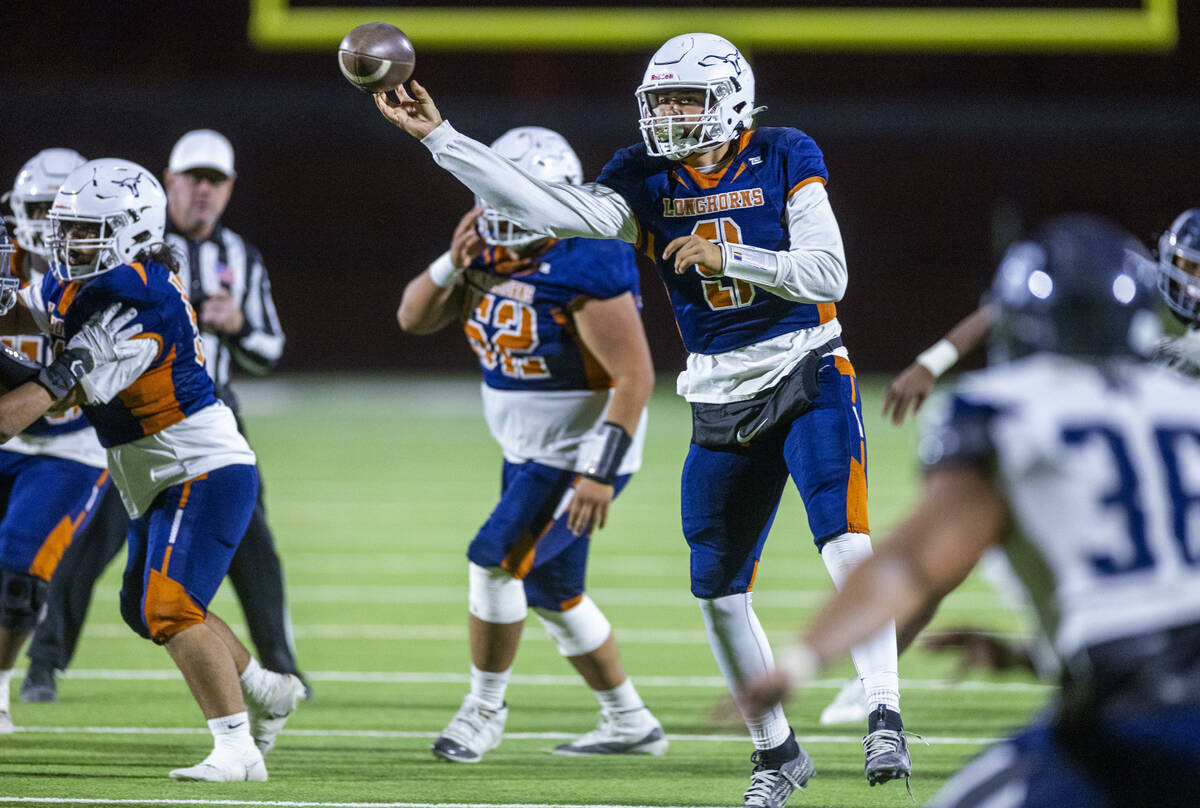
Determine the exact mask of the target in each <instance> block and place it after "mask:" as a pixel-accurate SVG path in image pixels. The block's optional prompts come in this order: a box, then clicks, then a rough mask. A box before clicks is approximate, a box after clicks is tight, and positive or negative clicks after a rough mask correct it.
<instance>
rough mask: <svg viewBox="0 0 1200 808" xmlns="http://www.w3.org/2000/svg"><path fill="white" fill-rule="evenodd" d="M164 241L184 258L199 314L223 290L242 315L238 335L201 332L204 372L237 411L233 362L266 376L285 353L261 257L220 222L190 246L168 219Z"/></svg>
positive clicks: (184, 270)
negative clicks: (232, 376)
mask: <svg viewBox="0 0 1200 808" xmlns="http://www.w3.org/2000/svg"><path fill="white" fill-rule="evenodd" d="M166 240H167V244H168V245H169V246H170V247H171V249H172V250H174V251H175V254H176V256H178V257H179V259H180V260H179V275H180V278H181V280H183V282H184V285H185V286H186V288H187V290H188V298H189V299H190V300H191V303H192V308H194V309H195V310H196V313H197V314H199V313H200V309H201V308H202V307H203V305H204V300H205V299H206V298H207V297H209V296H210V295H212V294H213V293H215V292H217V291H218V290H220V289H224V290H225V291H227V292H229V294H230V295H231V296H232V297H233V299H234V302H236V303H237V304H238V306H239V307H240V308H241V310H242V315H243V316H244V318H245V320H244V322H243V324H242V330H241V331H240V332H239V333H237V334H214V333H212V332H210V331H201V332H200V333H201V338H202V339H203V341H204V356H205V369H206V370H207V371H208V374H209V375H210V376H212V378H213V382H214V384H215V385H216V388H217V395H218V396H220V397H221V399H222V400H224V401H225V403H226V404H228V405H229V406H230V407H232V408H233V409H234V410H235V411H236V410H237V400H236V398H235V396H234V395H233V391H232V390H231V389H230V387H229V382H230V369H231V368H230V363H231V360H236V361H237V363H238V364H239V365H241V367H242V368H244V369H245V370H247V371H249V372H251V373H253V374H255V375H262V374H264V373H266V372H268V371H269V370H271V368H273V367H274V366H275V363H276V362H278V361H279V357H280V356H281V355H282V354H283V342H284V336H283V329H282V328H281V327H280V325H279V317H278V315H277V314H276V313H275V301H274V300H272V299H271V281H270V280H269V279H268V278H267V270H266V267H264V266H263V262H262V256H261V255H259V253H258V250H257V249H255V248H254V246H253V245H251V244H247V243H246V241H245V239H243V238H242V237H241V236H239V235H238V234H237V233H235V232H233V231H232V230H229V229H228V228H226V227H223V226H222V225H221V224H220V223H218V224H217V226H216V227H215V228H213V232H212V233H211V234H210V235H209V237H208V238H206V239H204V240H202V241H190V240H188V239H187V238H185V237H184V236H183V235H181V234H180V233H179V231H178V230H177V229H176V228H175V226H174V225H173V224H172V222H171V221H170V217H168V219H167V231H166Z"/></svg>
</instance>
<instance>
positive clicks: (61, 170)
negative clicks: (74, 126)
mask: <svg viewBox="0 0 1200 808" xmlns="http://www.w3.org/2000/svg"><path fill="white" fill-rule="evenodd" d="M84 162H86V161H85V160H84V159H83V156H82V155H81V154H80V153H79V152H77V151H75V150H74V149H44V150H42V151H40V152H38V153H37V154H35V155H34V156H33V157H31V158H30V159H29V161H28V162H26V163H25V165H23V166H21V170H20V171H19V172H17V179H16V180H15V181H14V182H13V187H12V194H11V195H10V196H9V203H10V204H11V205H12V213H13V225H14V226H13V237H14V238H15V239H16V240H17V243H18V244H20V245H21V247H22V248H23V249H26V250H29V251H30V252H32V253H36V254H37V255H40V256H41V257H42V258H49V257H50V255H49V248H48V247H47V246H46V241H47V238H48V237H49V235H50V222H49V221H47V219H46V218H45V216H44V214H45V213H46V211H48V210H49V209H50V205H51V204H52V203H53V202H54V195H55V194H56V193H58V186H60V185H62V182H63V180H65V179H66V178H67V175H68V174H70V173H71V172H72V171H74V170H75V169H76V168H79V166H81V165H83V164H84ZM39 214H42V215H39Z"/></svg>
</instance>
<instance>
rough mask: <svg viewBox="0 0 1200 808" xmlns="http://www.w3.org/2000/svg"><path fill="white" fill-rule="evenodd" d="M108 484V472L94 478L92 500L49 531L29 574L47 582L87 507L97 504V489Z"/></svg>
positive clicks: (73, 535) (71, 539) (85, 513)
mask: <svg viewBox="0 0 1200 808" xmlns="http://www.w3.org/2000/svg"><path fill="white" fill-rule="evenodd" d="M106 482H108V471H107V470H105V471H102V472H100V476H99V477H97V478H96V482H95V483H94V484H93V485H92V491H93V494H92V498H91V499H89V500H88V503H87V505H85V506H84V507H83V508H82V509H81V510H80V511H79V513H77V514H75V516H74V517H72V516H71V515H70V514H67V515H66V516H64V517H63V518H62V520H61V521H60V522H59V523H58V524H57V525H55V526H54V529H53V530H51V531H50V535H49V536H47V537H46V541H45V542H43V543H42V546H41V549H39V550H38V552H37V555H36V556H34V559H33V563H32V564H30V565H29V574H30V575H36V576H37V577H38V578H41V579H42V580H43V581H49V580H50V577H51V576H52V575H54V570H56V569H58V562H59V561H61V560H62V557H63V553H65V552H66V551H67V548H68V547H70V546H71V542H72V541H74V539H75V531H76V530H78V529H79V525H80V523H81V522H83V519H84V517H85V516H87V515H88V511H89V510H90V508H89V506H91V507H95V506H96V505H97V504H99V501H100V497H99V493H98V491H99V489H101V488H103V487H104V484H105V483H106Z"/></svg>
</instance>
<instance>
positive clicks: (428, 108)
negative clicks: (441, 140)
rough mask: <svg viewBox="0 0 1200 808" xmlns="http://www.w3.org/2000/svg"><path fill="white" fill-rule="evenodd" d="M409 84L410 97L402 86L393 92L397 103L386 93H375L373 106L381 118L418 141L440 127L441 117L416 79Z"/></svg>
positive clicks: (430, 98)
mask: <svg viewBox="0 0 1200 808" xmlns="http://www.w3.org/2000/svg"><path fill="white" fill-rule="evenodd" d="M409 84H410V85H411V86H412V95H409V94H408V92H407V91H405V89H404V85H403V84H401V85H400V86H399V87H397V88H396V89H395V90H394V91H393V92H395V94H396V98H398V99H399V100H398V101H393V100H392V99H391V97H390V96H389V95H388V93H386V92H382V93H375V106H377V107H379V111H380V113H382V114H383V117H385V118H387V119H388V120H389V121H391V122H392V123H394V124H395V125H396V126H398V127H400V128H401V129H403V130H404V131H405V132H408V133H409V134H410V135H412V136H413V137H415V138H417V139H418V140H420V139H421V138H423V137H425V136H426V135H428V134H429V133H430V132H432V131H433V130H434V129H437V128H438V126H440V125H441V123H442V115H441V113H440V112H438V110H437V107H435V106H434V105H433V98H432V97H431V96H430V95H429V92H428V91H427V90H426V89H425V88H424V87H422V86H421V85H420V84H418V83H417V80H416V79H413V80H412V81H410V82H409Z"/></svg>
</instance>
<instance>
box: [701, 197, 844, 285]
mask: <svg viewBox="0 0 1200 808" xmlns="http://www.w3.org/2000/svg"><path fill="white" fill-rule="evenodd" d="M787 221H788V235H789V238H790V241H791V243H792V244H793V245H797V246H794V247H793V248H792V249H788V250H778V251H777V250H765V249H762V248H760V247H751V246H748V245H745V244H731V243H722V244H721V254H722V258H723V259H724V260H723V263H724V267H723V274H724V275H725V276H726V277H728V278H739V279H741V280H744V281H749V282H750V283H753V284H754V285H755V286H761V287H762V288H764V289H766V290H768V291H770V292H772V293H774V294H776V295H778V296H779V297H782V298H785V299H787V300H795V301H798V302H801V303H836V302H837V301H839V300H841V299H842V296H843V295H845V294H846V278H847V273H846V251H845V248H844V247H843V246H842V233H841V231H840V230H839V229H838V223H837V219H836V218H835V217H834V215H833V208H832V206H830V204H829V195H828V194H827V193H826V192H825V186H824V185H823V184H821V183H819V182H811V183H809V184H808V185H805V186H804V187H802V188H800V189H799V190H797V191H796V193H794V194H792V198H791V199H789V200H788V205H787Z"/></svg>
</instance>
